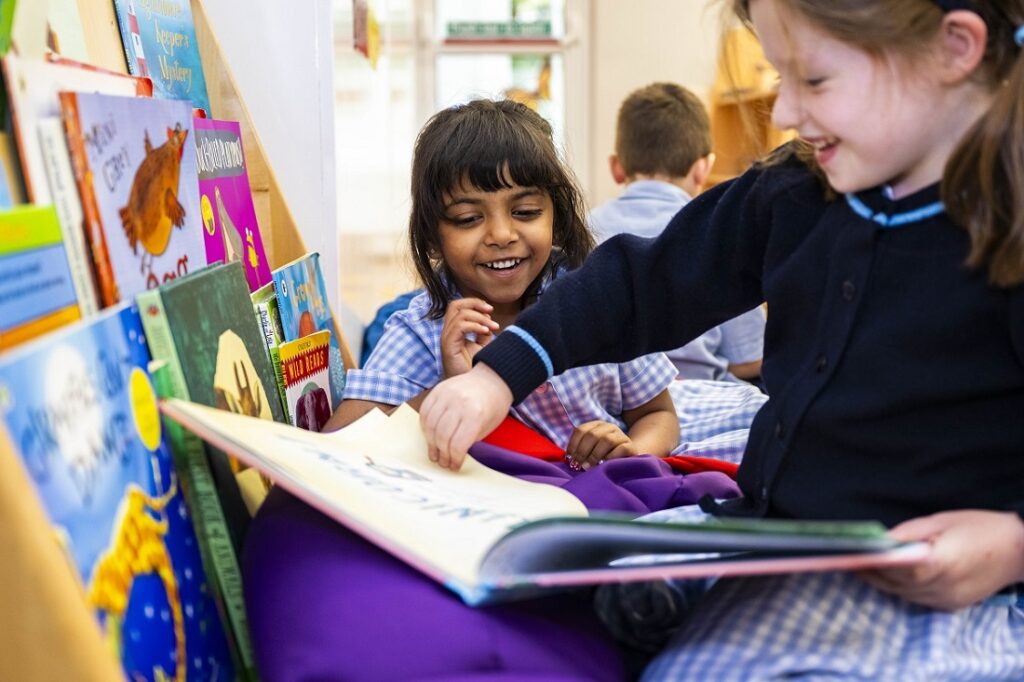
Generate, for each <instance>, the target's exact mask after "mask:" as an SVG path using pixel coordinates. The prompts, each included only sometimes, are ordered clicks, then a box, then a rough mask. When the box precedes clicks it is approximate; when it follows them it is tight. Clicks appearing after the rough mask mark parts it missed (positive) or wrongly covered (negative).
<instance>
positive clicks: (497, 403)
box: [420, 363, 512, 471]
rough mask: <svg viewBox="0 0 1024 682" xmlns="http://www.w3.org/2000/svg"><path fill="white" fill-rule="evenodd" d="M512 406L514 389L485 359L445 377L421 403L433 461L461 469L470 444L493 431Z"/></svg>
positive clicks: (424, 426)
mask: <svg viewBox="0 0 1024 682" xmlns="http://www.w3.org/2000/svg"><path fill="white" fill-rule="evenodd" d="M511 407H512V391H511V389H509V387H508V385H507V384H505V382H504V381H502V379H501V377H500V376H498V374H497V373H496V372H495V371H494V370H493V369H491V368H490V367H488V366H487V365H485V364H483V363H479V364H477V365H476V366H475V367H473V369H471V370H469V371H468V372H466V373H465V374H460V375H459V376H457V377H453V378H451V379H446V380H444V381H442V382H441V383H439V384H438V385H437V386H435V387H434V388H433V390H431V391H430V394H429V395H427V397H426V399H425V400H424V401H423V405H422V407H420V426H421V427H422V428H423V435H424V437H425V438H426V440H427V456H428V457H430V461H432V462H437V463H438V464H439V465H441V466H442V467H445V468H447V469H451V470H452V471H458V469H459V468H460V467H461V466H462V461H463V460H464V459H465V458H466V454H467V453H468V452H469V446H471V445H472V444H473V443H475V442H477V441H478V440H480V439H481V438H483V437H484V436H486V435H487V434H488V433H490V432H491V431H493V430H494V429H495V428H496V427H497V426H498V424H500V423H501V420H502V419H504V418H505V415H507V414H508V411H509V408H511Z"/></svg>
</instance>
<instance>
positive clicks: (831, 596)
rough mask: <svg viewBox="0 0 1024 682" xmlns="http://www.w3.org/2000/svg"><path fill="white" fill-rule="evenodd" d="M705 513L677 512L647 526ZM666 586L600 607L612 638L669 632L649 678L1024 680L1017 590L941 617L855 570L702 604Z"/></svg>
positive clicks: (715, 595)
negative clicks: (884, 590) (885, 590)
mask: <svg viewBox="0 0 1024 682" xmlns="http://www.w3.org/2000/svg"><path fill="white" fill-rule="evenodd" d="M703 515H704V514H703V512H701V511H700V510H699V509H697V508H696V507H680V508H678V509H672V510H666V511H662V512H656V513H654V514H650V515H648V516H646V517H644V520H645V521H650V522H658V521H663V522H669V521H693V520H696V519H698V518H700V517H701V516H703ZM686 582H689V583H693V582H694V581H686ZM669 586H670V587H671V588H672V589H666V583H664V582H661V583H637V584H633V585H621V586H609V587H606V588H602V590H601V592H599V594H598V597H599V598H598V600H597V602H596V603H597V606H598V611H599V613H600V615H601V617H602V619H603V620H604V621H605V622H606V623H608V624H609V625H611V627H612V629H613V631H615V633H616V635H617V636H619V637H620V638H621V639H623V640H625V641H628V642H631V643H634V645H637V644H641V643H647V642H652V641H653V642H657V641H659V640H663V639H664V638H665V637H666V636H667V635H668V634H671V640H670V641H669V642H668V644H667V645H666V646H664V648H662V650H661V652H660V653H659V654H658V655H657V656H656V657H655V659H654V661H653V662H652V663H651V664H650V665H649V666H647V668H646V670H645V673H644V676H643V679H644V680H646V681H648V682H655V681H658V682H660V681H662V680H716V681H718V680H722V681H726V680H737V681H743V682H746V681H748V680H783V679H785V680H790V679H793V680H796V679H798V680H804V681H812V680H813V681H817V680H821V681H824V680H833V681H834V680H893V681H899V682H925V681H929V682H930V681H932V680H943V681H953V680H1022V679H1024V599H1022V598H1021V595H1020V594H1013V593H1011V594H999V595H996V596H994V597H992V598H990V599H988V600H986V601H984V602H982V603H980V604H977V605H975V606H972V607H970V608H966V609H963V610H960V611H955V612H945V611H935V610H933V609H929V608H925V607H923V606H917V605H914V604H910V603H908V602H906V601H903V600H901V599H897V598H895V597H892V596H890V595H887V594H884V593H882V592H879V591H878V590H876V589H874V588H873V587H871V586H870V585H868V584H867V583H865V582H863V581H861V580H860V579H858V578H857V577H856V576H855V575H853V574H851V573H805V574H796V575H780V576H761V577H753V578H726V579H722V580H719V581H717V582H716V583H715V584H714V585H713V586H712V587H711V588H710V590H709V591H708V592H707V593H706V594H705V595H704V597H703V598H700V599H695V598H694V593H693V590H692V589H685V588H687V587H693V585H684V584H683V581H679V582H675V583H671V584H670V585H669ZM694 601H696V605H695V606H691V604H692V603H693V602H694ZM637 605H641V606H642V608H643V612H644V615H645V617H644V618H638V617H636V615H635V614H636V613H637V610H638V606H637ZM652 613H653V614H655V615H657V614H659V613H660V614H661V616H660V617H652V616H651V614H652ZM668 614H671V615H673V616H675V617H676V618H675V622H672V623H669V622H667V618H666V617H665V616H666V615H668ZM672 633H674V634H672Z"/></svg>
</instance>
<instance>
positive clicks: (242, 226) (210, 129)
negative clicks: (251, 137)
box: [193, 118, 271, 291]
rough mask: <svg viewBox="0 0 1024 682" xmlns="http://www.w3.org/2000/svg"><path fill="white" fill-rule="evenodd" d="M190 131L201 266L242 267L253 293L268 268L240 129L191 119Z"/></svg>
mask: <svg viewBox="0 0 1024 682" xmlns="http://www.w3.org/2000/svg"><path fill="white" fill-rule="evenodd" d="M193 125H194V126H195V133H196V140H195V142H196V165H197V167H198V169H199V206H200V213H201V215H202V218H203V228H204V230H203V238H204V239H205V240H206V260H207V262H209V263H216V262H218V261H224V262H227V261H233V260H240V261H242V265H244V266H245V278H246V280H248V282H249V290H250V291H256V290H257V289H259V288H260V287H261V286H263V285H264V284H266V283H268V282H270V281H271V278H270V264H269V262H268V261H267V254H266V251H265V250H264V249H263V238H262V237H261V236H260V226H259V224H258V223H257V221H256V208H255V207H254V206H253V203H252V190H251V189H250V188H249V175H248V173H247V172H246V168H245V154H244V153H243V150H242V129H241V127H240V126H239V125H238V123H237V122H236V121H216V120H213V119H208V118H196V119H194V120H193Z"/></svg>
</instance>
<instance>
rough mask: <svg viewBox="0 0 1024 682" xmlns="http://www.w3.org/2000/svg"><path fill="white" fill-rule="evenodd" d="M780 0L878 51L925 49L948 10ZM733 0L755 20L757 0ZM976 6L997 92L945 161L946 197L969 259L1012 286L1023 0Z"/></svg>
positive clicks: (1023, 167) (1020, 190)
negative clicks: (1019, 33)
mask: <svg viewBox="0 0 1024 682" xmlns="http://www.w3.org/2000/svg"><path fill="white" fill-rule="evenodd" d="M777 1H778V2H782V3H784V4H785V5H786V7H787V8H788V9H789V10H790V11H793V12H796V13H797V14H799V15H801V16H803V17H804V18H806V19H807V20H808V21H810V22H811V23H813V24H815V25H816V26H819V27H821V28H822V29H823V30H824V31H826V32H828V33H829V34H831V35H832V36H834V37H836V38H837V39H838V40H841V41H843V42H845V43H847V44H849V45H853V46H855V47H859V48H861V49H863V50H865V51H867V52H868V53H870V54H875V55H879V56H882V55H890V54H891V55H901V56H909V57H912V58H913V57H916V56H919V55H920V54H921V53H922V50H924V49H925V47H924V46H926V45H928V44H930V42H931V40H932V39H933V38H934V36H935V34H936V32H937V31H938V30H939V27H940V25H941V22H942V17H943V9H942V8H941V7H940V3H938V2H936V1H935V0H828V1H827V2H826V1H824V0H777ZM731 4H732V8H733V10H734V11H735V13H736V15H737V16H738V17H739V18H740V19H741V20H742V21H743V22H744V23H745V24H747V26H750V0H731ZM970 6H971V11H973V12H975V13H977V14H978V15H979V16H980V17H981V18H982V19H983V20H984V21H985V25H986V26H987V27H988V42H987V43H986V46H985V55H984V58H983V59H982V62H981V65H980V66H979V67H978V70H977V73H976V74H975V76H974V77H975V78H976V79H978V80H979V82H982V83H985V84H987V85H989V87H991V88H992V91H993V93H994V94H995V98H994V100H993V103H992V105H991V107H989V110H988V111H987V112H986V113H985V114H984V115H982V117H981V118H980V119H979V120H978V121H977V123H976V124H975V125H974V126H973V127H972V128H971V129H970V130H969V131H968V132H967V134H966V135H965V136H964V138H963V139H962V140H960V142H959V144H958V145H957V147H956V149H955V150H954V151H953V153H952V154H951V155H950V157H949V159H948V160H947V161H946V168H945V171H944V172H943V177H942V200H943V202H944V203H945V205H946V211H947V213H948V214H949V216H950V218H952V219H953V220H954V221H955V222H956V223H957V224H959V225H961V226H962V227H963V228H964V229H965V230H967V233H968V234H969V235H970V240H971V250H970V253H969V254H968V256H967V265H968V266H970V267H974V268H987V271H988V273H987V274H988V279H989V281H990V282H991V283H992V284H993V285H995V286H1000V287H1011V286H1017V285H1019V284H1022V283H1024V48H1021V47H1020V46H1018V45H1017V44H1016V42H1015V41H1014V33H1015V32H1016V31H1017V29H1018V28H1019V27H1021V26H1024V0H971V2H970ZM794 149H795V151H796V153H797V155H798V156H800V158H802V159H804V160H805V162H807V163H808V164H809V165H811V166H812V167H814V163H813V161H811V160H809V159H808V156H809V155H807V154H806V153H804V152H802V151H801V150H800V148H799V147H795V148H791V149H790V150H789V151H790V153H792V152H793V150H794ZM804 151H806V150H804ZM780 156H781V155H775V157H774V158H773V157H769V159H768V160H767V163H772V162H774V161H776V160H777V159H778V158H779V157H780ZM816 170H817V169H816Z"/></svg>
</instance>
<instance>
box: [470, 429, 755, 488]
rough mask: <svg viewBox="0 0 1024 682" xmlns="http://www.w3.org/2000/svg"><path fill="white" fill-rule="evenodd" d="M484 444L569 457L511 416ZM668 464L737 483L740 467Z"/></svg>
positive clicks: (699, 460) (684, 460)
mask: <svg viewBox="0 0 1024 682" xmlns="http://www.w3.org/2000/svg"><path fill="white" fill-rule="evenodd" d="M484 442H485V443H487V444H489V445H494V446H496V447H499V448H504V449H506V450H511V451H513V452H518V453H520V454H523V455H529V456H530V457H537V458H538V459H542V460H544V461H546V462H557V461H559V460H561V459H562V458H563V457H565V450H563V449H562V448H560V447H558V446H557V445H556V444H555V443H553V442H552V441H551V440H549V439H548V438H546V437H545V436H542V435H541V434H539V433H537V432H536V431H534V430H533V429H531V428H530V427H529V426H527V425H526V424H524V423H522V422H521V421H519V420H518V419H516V418H515V417H513V416H511V415H509V416H507V417H505V420H504V421H502V422H501V423H500V424H498V428H496V429H494V431H491V432H490V433H489V434H488V435H487V436H486V437H485V438H484ZM665 461H666V462H668V464H669V466H671V467H672V468H673V469H674V470H676V471H678V472H680V473H683V474H696V473H699V472H702V471H720V472H722V473H724V474H726V475H727V476H729V477H730V478H732V479H735V478H736V471H737V470H738V469H739V465H738V464H733V463H732V462H726V461H725V460H722V459H715V458H713V457H692V456H689V455H673V456H671V457H666V458H665Z"/></svg>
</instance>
